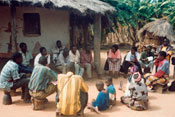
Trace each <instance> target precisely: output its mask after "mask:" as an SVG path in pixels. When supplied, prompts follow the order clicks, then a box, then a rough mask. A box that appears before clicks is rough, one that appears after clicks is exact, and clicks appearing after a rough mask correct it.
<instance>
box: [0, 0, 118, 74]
mask: <svg viewBox="0 0 175 117" xmlns="http://www.w3.org/2000/svg"><path fill="white" fill-rule="evenodd" d="M114 11H115V8H113V7H112V6H110V5H109V4H107V3H104V2H102V1H100V0H0V17H1V18H0V38H1V39H0V58H1V57H9V56H10V54H11V53H12V52H15V51H17V47H18V45H19V43H20V42H26V43H27V45H28V49H29V50H30V51H32V48H33V47H34V45H35V44H36V43H37V42H40V44H41V45H42V46H45V47H46V48H47V50H48V51H50V50H51V49H52V48H53V47H54V45H55V42H56V40H58V39H59V40H61V41H62V43H63V44H64V45H66V44H68V45H71V44H70V43H71V37H70V19H71V14H75V15H76V16H77V17H87V16H92V17H93V24H94V40H93V44H94V55H95V56H94V62H95V65H96V66H97V67H96V68H97V71H98V72H100V71H101V70H100V65H101V63H100V44H101V16H105V15H106V14H110V13H112V12H114ZM85 19H86V18H85ZM7 43H8V45H10V46H11V47H10V50H8V45H7Z"/></svg>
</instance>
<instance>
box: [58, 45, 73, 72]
mask: <svg viewBox="0 0 175 117" xmlns="http://www.w3.org/2000/svg"><path fill="white" fill-rule="evenodd" d="M69 59H70V58H69V49H67V48H64V50H63V51H62V52H61V53H60V54H59V57H58V59H57V62H56V69H57V70H58V71H59V72H62V73H63V74H66V73H67V72H68V71H69V70H70V60H69Z"/></svg>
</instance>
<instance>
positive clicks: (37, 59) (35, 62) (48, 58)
mask: <svg viewBox="0 0 175 117" xmlns="http://www.w3.org/2000/svg"><path fill="white" fill-rule="evenodd" d="M41 56H42V55H41V53H39V54H38V55H36V57H35V60H34V66H36V65H38V64H39V63H38V62H39V59H40V57H41ZM47 64H50V55H48V56H47Z"/></svg>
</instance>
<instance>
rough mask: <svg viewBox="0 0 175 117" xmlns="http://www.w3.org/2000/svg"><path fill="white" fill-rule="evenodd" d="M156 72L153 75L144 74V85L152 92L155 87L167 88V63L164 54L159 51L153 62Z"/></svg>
mask: <svg viewBox="0 0 175 117" xmlns="http://www.w3.org/2000/svg"><path fill="white" fill-rule="evenodd" d="M154 64H155V66H156V68H157V72H156V73H155V74H153V75H152V74H146V75H145V78H146V85H147V86H148V87H149V88H151V90H154V88H155V86H156V85H163V86H164V87H166V86H167V84H168V82H169V80H168V75H169V62H168V60H167V59H166V52H164V51H160V52H159V54H158V58H157V59H156V60H155V62H154Z"/></svg>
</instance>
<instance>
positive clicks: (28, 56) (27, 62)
mask: <svg viewBox="0 0 175 117" xmlns="http://www.w3.org/2000/svg"><path fill="white" fill-rule="evenodd" d="M19 52H20V53H21V54H22V59H23V61H22V64H23V65H24V66H29V65H30V60H31V59H33V56H32V54H31V53H30V52H29V51H27V52H26V54H24V53H23V52H22V51H19Z"/></svg>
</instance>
